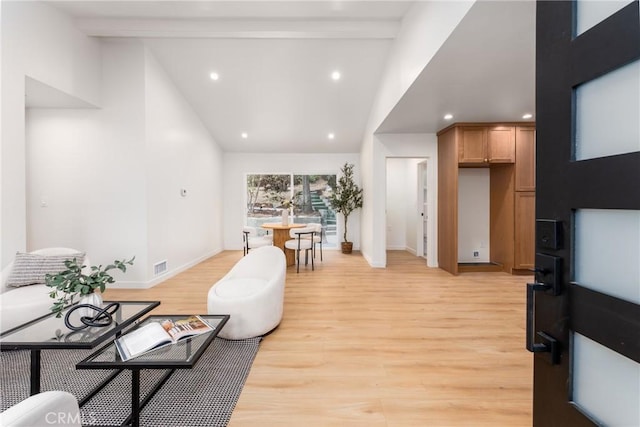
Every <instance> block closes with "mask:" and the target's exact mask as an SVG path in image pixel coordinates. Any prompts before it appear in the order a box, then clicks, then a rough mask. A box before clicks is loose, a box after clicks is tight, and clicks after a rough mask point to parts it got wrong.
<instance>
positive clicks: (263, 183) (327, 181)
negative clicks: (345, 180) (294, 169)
mask: <svg viewBox="0 0 640 427" xmlns="http://www.w3.org/2000/svg"><path fill="white" fill-rule="evenodd" d="M335 185H336V175H294V174H250V175H247V181H246V190H247V210H246V215H247V220H246V224H247V225H250V226H253V227H260V225H262V224H264V223H267V222H278V221H280V220H281V218H282V210H283V209H289V211H290V215H293V221H294V222H296V223H303V224H306V223H320V224H322V228H323V231H324V233H323V238H324V241H323V245H324V246H325V247H337V246H338V238H337V236H338V231H337V222H336V213H335V211H334V210H333V209H332V208H331V206H330V204H329V195H330V194H331V192H332V191H333V188H334V187H335Z"/></svg>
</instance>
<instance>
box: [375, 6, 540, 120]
mask: <svg viewBox="0 0 640 427" xmlns="http://www.w3.org/2000/svg"><path fill="white" fill-rule="evenodd" d="M535 13H536V12H535V2H533V1H503V2H489V1H481V2H478V3H476V4H475V5H474V6H473V7H472V8H471V10H470V11H469V13H467V15H466V16H465V17H464V18H463V20H462V22H461V23H460V24H459V25H458V27H457V28H456V30H455V31H454V33H453V34H452V35H451V36H450V37H449V38H448V39H447V41H446V42H445V43H444V45H443V46H442V47H441V48H440V50H439V51H438V52H437V53H436V55H435V57H434V58H433V59H432V60H431V61H430V62H429V64H428V65H427V67H425V69H424V70H423V71H422V73H421V74H420V75H419V76H418V78H417V79H416V81H415V82H414V83H413V85H412V86H411V87H410V88H409V90H408V91H407V92H406V93H405V95H404V96H403V97H402V99H401V100H400V102H398V104H397V105H396V106H395V108H394V109H393V111H391V113H390V114H389V115H388V116H387V118H386V119H385V120H384V122H383V123H382V124H381V125H380V127H379V128H378V130H377V131H378V132H380V133H421V132H430V133H432V132H437V131H438V130H441V129H443V128H445V127H446V126H448V125H449V124H451V123H452V122H499V121H527V120H523V119H522V116H523V115H524V114H525V113H530V114H534V113H535ZM447 113H449V114H452V115H453V116H454V118H453V119H452V120H451V121H447V120H445V119H444V115H445V114H447ZM533 120H535V117H533V118H532V119H530V120H529V121H533Z"/></svg>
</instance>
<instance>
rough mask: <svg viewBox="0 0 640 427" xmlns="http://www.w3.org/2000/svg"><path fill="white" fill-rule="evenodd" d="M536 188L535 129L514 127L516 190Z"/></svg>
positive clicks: (532, 189) (533, 189)
mask: <svg viewBox="0 0 640 427" xmlns="http://www.w3.org/2000/svg"><path fill="white" fill-rule="evenodd" d="M535 189H536V129H535V128H534V127H528V126H519V127H517V128H516V191H535Z"/></svg>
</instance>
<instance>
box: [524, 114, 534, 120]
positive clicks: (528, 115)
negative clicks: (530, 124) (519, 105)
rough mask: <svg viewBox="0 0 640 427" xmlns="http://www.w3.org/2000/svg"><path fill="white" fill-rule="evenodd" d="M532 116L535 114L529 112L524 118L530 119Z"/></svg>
mask: <svg viewBox="0 0 640 427" xmlns="http://www.w3.org/2000/svg"><path fill="white" fill-rule="evenodd" d="M532 117H533V114H531V113H527V114H525V115H523V116H522V118H523V119H525V120H527V119H530V118H532Z"/></svg>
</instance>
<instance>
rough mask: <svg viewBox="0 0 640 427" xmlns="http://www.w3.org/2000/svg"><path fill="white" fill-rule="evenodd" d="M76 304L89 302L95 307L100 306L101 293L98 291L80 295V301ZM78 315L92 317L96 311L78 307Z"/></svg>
mask: <svg viewBox="0 0 640 427" xmlns="http://www.w3.org/2000/svg"><path fill="white" fill-rule="evenodd" d="M78 304H91V305H95V306H96V307H102V294H101V293H99V292H93V293H91V294H88V295H82V296H81V297H80V301H78ZM78 312H79V314H80V316H87V317H93V316H95V315H96V314H97V312H96V311H95V310H93V309H91V308H86V307H85V308H80V309H78Z"/></svg>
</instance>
